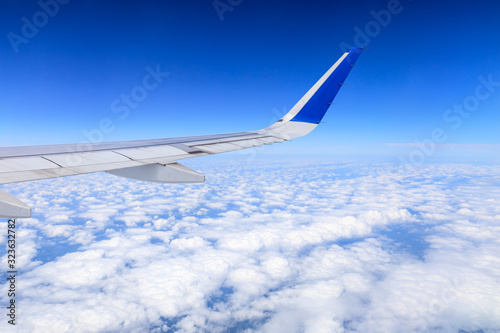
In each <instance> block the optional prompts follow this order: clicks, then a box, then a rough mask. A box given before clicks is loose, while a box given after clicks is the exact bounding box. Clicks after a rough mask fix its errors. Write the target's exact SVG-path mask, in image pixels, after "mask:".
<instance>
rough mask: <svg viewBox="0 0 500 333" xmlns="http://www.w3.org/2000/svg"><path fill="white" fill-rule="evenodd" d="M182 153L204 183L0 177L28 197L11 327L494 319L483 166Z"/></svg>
mask: <svg viewBox="0 0 500 333" xmlns="http://www.w3.org/2000/svg"><path fill="white" fill-rule="evenodd" d="M193 167H194V168H195V169H198V170H201V171H202V172H203V173H204V174H206V175H207V183H206V184H203V185H163V184H147V183H142V182H136V181H129V180H126V179H121V178H116V177H113V176H110V175H107V174H93V175H86V176H77V177H69V178H63V179H54V180H46V181H40V182H35V183H21V184H11V185H8V186H5V187H6V189H7V190H8V191H10V192H11V193H13V194H15V195H17V196H18V197H21V198H22V199H23V200H25V201H26V202H28V203H29V204H30V205H32V206H33V207H34V217H33V218H32V219H26V220H18V233H19V238H18V245H17V247H18V251H19V255H20V257H19V259H18V263H19V282H18V291H19V294H18V298H17V300H18V309H19V310H18V311H19V312H18V313H19V314H20V315H19V318H18V325H16V331H17V332H49V331H50V332H68V331H69V332H102V331H120V332H121V331H124V332H144V331H152V332H200V331H210V332H225V331H227V330H233V331H247V332H254V331H255V332H257V331H258V332H295V331H305V332H402V331H432V332H459V331H460V332H477V331H485V332H487V331H488V330H490V331H498V330H500V310H499V309H500V259H499V257H498V253H500V241H499V239H500V227H499V226H498V225H499V224H498V222H499V221H500V205H498V202H500V186H499V185H500V172H499V171H500V168H499V167H497V166H493V165H470V164H457V163H454V164H433V165H428V166H425V167H422V169H420V170H412V171H411V172H409V173H407V174H404V173H398V172H397V168H396V167H395V166H393V165H391V164H389V163H382V162H380V163H378V162H377V163H375V162H371V163H367V162H357V161H333V162H332V161H327V160H318V161H294V162H290V161H272V160H268V161H259V160H256V161H254V162H252V163H241V164H234V163H233V164H227V163H221V162H216V161H215V162H212V164H211V165H202V164H200V165H199V166H196V165H193ZM33 184H35V185H33ZM5 243H6V240H5V238H4V239H2V244H3V245H4V246H5ZM6 260H7V257H6V256H5V255H4V256H3V257H2V265H4V267H6ZM6 291H7V285H6V284H5V283H4V284H2V287H1V290H0V293H1V294H0V299H1V301H2V304H6V302H7V301H8V299H7V296H6V295H7V292H6ZM21 314H22V316H21ZM9 329H10V327H9V325H8V324H7V323H6V321H5V320H3V321H0V330H1V331H8V330H9Z"/></svg>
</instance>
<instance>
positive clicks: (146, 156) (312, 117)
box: [0, 48, 362, 218]
mask: <svg viewBox="0 0 500 333" xmlns="http://www.w3.org/2000/svg"><path fill="white" fill-rule="evenodd" d="M361 52H362V48H352V49H351V50H349V51H348V52H346V53H344V54H343V55H342V57H340V59H339V60H338V61H337V62H336V63H335V64H334V65H333V66H332V67H331V68H330V69H329V70H328V71H327V72H326V73H325V74H324V75H323V76H322V77H321V79H320V80H319V81H318V82H316V84H315V85H314V86H313V87H312V88H311V89H310V90H309V91H308V92H307V93H306V94H305V95H304V96H303V97H302V98H301V99H300V100H299V102H298V103H297V104H296V105H295V106H294V107H293V108H292V109H291V110H290V111H289V112H288V113H287V114H286V115H285V116H284V117H283V118H282V119H280V120H279V121H277V122H276V123H274V124H273V125H271V126H269V127H266V128H264V129H261V130H257V131H251V132H238V133H228V134H217V135H206V136H194V137H183V138H171V139H157V140H136V141H123V142H105V143H92V144H90V143H89V144H87V145H82V144H70V145H48V146H32V147H9V148H0V184H8V183H16V182H25V181H32V180H39V179H47V178H54V177H63V176H71V175H78V174H84V173H92V172H100V171H106V172H109V173H110V174H114V175H117V176H121V177H126V178H132V179H138V180H144V181H152V182H163V183H196V182H203V181H204V180H205V177H204V176H203V175H201V174H199V173H198V172H196V171H194V170H191V169H189V168H187V167H185V166H183V165H181V164H179V163H177V161H179V160H182V159H186V158H192V157H199V156H205V155H212V154H218V153H224V152H229V151H234V150H239V149H245V148H252V147H257V146H261V145H267V144H272V143H276V142H283V141H287V140H291V139H294V138H298V137H301V136H304V135H306V134H308V133H310V132H311V131H312V130H313V129H314V128H316V126H318V124H319V123H320V122H321V119H323V117H324V115H325V113H326V111H327V110H328V108H329V107H330V105H331V103H332V101H333V99H334V98H335V96H336V95H337V93H338V91H339V90H340V88H341V86H342V85H343V84H344V81H345V79H346V78H347V75H348V74H349V72H350V71H351V68H352V67H353V66H354V63H355V62H356V60H357V59H358V57H359V55H360V54H361ZM20 217H31V209H30V208H29V207H28V206H27V205H25V204H24V203H22V202H21V201H19V200H18V199H16V198H15V197H13V196H11V195H10V194H8V193H7V192H4V191H2V190H0V218H20Z"/></svg>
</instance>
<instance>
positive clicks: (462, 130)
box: [0, 0, 500, 155]
mask: <svg viewBox="0 0 500 333" xmlns="http://www.w3.org/2000/svg"><path fill="white" fill-rule="evenodd" d="M50 2H51V1H44V2H43V3H50ZM222 2H225V1H222ZM225 3H227V2H225ZM232 3H233V4H236V5H235V6H233V7H232V11H226V12H224V13H223V14H222V18H223V20H221V16H219V15H218V12H217V10H216V9H215V8H214V5H213V2H212V1H189V2H181V1H163V2H155V1H124V2H123V1H122V2H117V1H78V2H77V1H69V2H68V3H67V4H61V5H59V8H58V12H57V13H56V14H55V15H54V17H48V16H46V17H48V19H47V22H46V24H43V23H44V22H42V24H40V27H39V28H38V31H37V33H36V34H35V35H34V36H32V37H29V38H27V39H26V40H27V43H21V44H17V45H16V46H13V43H12V36H13V35H12V34H16V35H17V36H22V28H23V25H24V24H25V23H24V21H23V17H26V18H27V20H28V21H29V22H31V23H33V20H34V16H35V19H36V18H38V19H40V17H42V18H43V15H42V16H40V15H39V14H38V16H37V13H39V12H40V11H41V10H42V8H41V6H40V5H39V4H37V2H35V1H11V0H9V1H3V2H2V5H1V9H2V10H1V12H0V13H1V14H0V15H1V20H0V31H1V32H2V34H3V36H4V37H3V38H2V39H1V42H0V52H1V54H2V62H1V64H0V73H1V75H2V80H1V82H0V89H1V91H2V93H3V94H2V100H1V102H0V112H1V114H2V125H3V126H2V130H1V131H0V140H1V142H2V144H1V146H14V145H32V144H51V143H75V142H80V141H85V140H87V138H86V136H85V133H94V134H95V133H96V132H95V130H99V124H100V121H101V120H102V119H105V118H108V119H110V120H111V121H112V125H113V129H112V130H110V131H106V133H104V135H103V136H102V140H104V141H116V140H128V139H143V138H144V139H145V138H159V137H175V136H186V135H199V134H215V133H224V132H231V131H240V130H253V129H259V128H262V127H265V126H267V125H268V124H269V123H270V122H272V121H274V120H276V119H277V117H278V115H279V114H283V113H285V112H286V111H288V109H289V108H291V107H292V106H293V105H294V104H295V102H297V101H298V100H299V99H300V97H301V96H302V95H303V94H304V93H305V92H306V91H307V90H308V89H309V88H310V87H311V86H312V85H313V84H314V83H315V82H316V80H317V79H318V78H319V77H320V76H321V75H322V74H323V73H324V72H325V71H326V70H327V69H328V68H329V67H330V66H331V65H332V64H333V63H334V62H335V61H336V59H337V58H338V57H340V56H341V54H342V50H341V47H340V45H341V44H342V43H348V44H351V45H354V44H355V39H356V35H357V31H361V32H363V33H365V34H367V36H368V39H366V38H365V39H366V43H365V42H363V44H366V46H367V47H368V49H367V50H365V52H364V53H363V54H362V56H361V57H360V59H359V61H358V66H357V67H356V68H354V70H353V71H352V72H351V74H350V76H349V78H348V84H349V85H346V86H345V87H343V88H342V89H341V91H340V93H339V95H338V96H337V99H336V101H335V102H336V104H335V105H334V106H333V107H332V108H331V109H330V111H329V113H327V115H326V117H325V118H324V122H325V123H324V124H322V126H320V127H319V128H318V129H317V130H316V131H315V132H314V133H313V134H312V135H309V136H307V137H305V138H302V139H299V140H297V141H296V142H290V143H287V144H283V145H277V146H276V147H273V148H270V149H269V150H266V151H268V152H271V153H292V152H293V153H311V152H312V153H320V152H322V153H324V152H326V153H330V154H345V153H359V154H366V153H393V154H394V153H400V152H401V151H405V150H408V149H409V150H411V149H414V148H412V147H411V146H406V145H402V146H401V145H399V146H388V145H387V144H388V143H398V144H413V143H414V142H415V140H420V141H421V140H425V139H428V138H430V137H431V134H430V133H431V132H432V130H433V129H435V128H441V129H443V130H444V132H445V133H446V135H447V140H446V142H445V143H447V144H460V145H462V146H456V147H455V148H457V147H458V150H459V151H461V152H462V153H464V154H465V155H467V154H469V153H471V151H472V150H477V149H479V151H483V152H488V153H491V152H495V151H498V149H497V146H495V145H497V144H500V134H499V132H498V130H497V128H498V126H499V125H500V113H499V110H500V87H496V86H495V87H493V88H492V91H488V90H484V89H485V87H483V88H482V89H483V90H482V91H483V92H490V93H489V94H488V97H487V98H484V99H482V100H481V101H480V103H479V104H478V105H476V106H474V111H473V112H472V113H471V115H470V116H469V117H468V118H463V119H462V122H461V123H460V124H459V126H457V128H453V127H452V125H454V124H455V125H456V124H457V123H455V121H453V122H452V121H449V122H446V121H444V120H443V115H444V114H445V113H446V111H447V110H448V109H450V108H452V107H453V105H454V104H461V103H464V101H466V100H467V98H468V97H470V96H474V94H475V91H476V88H477V87H478V85H480V84H481V81H480V79H479V78H480V77H483V78H485V79H488V78H491V80H492V81H494V82H499V81H500V46H499V45H498V43H497V41H498V36H497V33H498V31H499V28H500V24H499V23H498V16H497V14H498V12H499V10H500V4H499V3H498V2H496V1H476V2H456V1H439V2H432V1H407V0H402V1H401V2H399V3H397V2H394V1H392V2H387V1H335V2H330V1H248V0H243V1H241V2H240V3H239V2H237V1H234V2H232ZM52 8H53V7H52ZM389 9H392V10H393V13H392V14H391V17H390V19H389V20H387V24H384V25H386V26H385V27H383V26H382V25H381V24H380V23H376V22H377V21H376V20H375V18H374V16H373V14H372V13H373V12H375V13H381V11H387V10H389ZM377 27H378V28H377ZM357 29H358V30H357ZM369 29H375V30H369ZM9 34H10V35H9ZM9 36H10V37H9ZM370 36H371V37H370ZM358 41H359V40H358ZM14 44H15V43H14ZM16 48H17V52H16ZM157 66H159V67H158V68H160V69H161V71H163V72H168V73H169V75H168V76H167V77H165V78H163V80H162V82H161V83H160V84H159V85H158V87H156V88H155V89H153V90H151V91H148V93H147V96H146V97H145V98H144V100H142V101H140V103H138V105H137V106H136V107H135V108H133V109H131V110H130V113H129V114H128V116H127V117H125V119H120V118H119V115H120V113H114V112H113V111H112V106H111V105H112V103H113V102H114V101H115V100H117V99H119V98H120V97H121V96H122V94H130V93H131V91H132V89H134V87H137V86H138V85H141V84H142V82H143V78H144V77H145V75H147V74H148V72H147V69H146V68H148V67H149V68H157ZM490 88H491V87H490ZM486 89H487V88H486ZM469 101H471V100H470V99H469ZM455 116H456V115H455ZM101 132H102V131H101ZM99 138H101V137H99ZM463 144H467V146H463ZM471 145H472V146H471ZM482 145H489V146H482ZM491 145H493V146H491ZM311 147H312V148H311ZM471 147H472V148H471ZM485 147H486V148H485ZM447 148H450V147H449V146H448V147H447ZM452 148H453V147H452ZM462 148H463V149H462ZM483 148H485V149H486V150H484V149H483Z"/></svg>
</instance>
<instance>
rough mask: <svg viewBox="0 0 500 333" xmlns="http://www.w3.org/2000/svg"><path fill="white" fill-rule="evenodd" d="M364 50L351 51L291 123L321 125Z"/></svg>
mask: <svg viewBox="0 0 500 333" xmlns="http://www.w3.org/2000/svg"><path fill="white" fill-rule="evenodd" d="M362 50H363V48H361V47H354V48H352V49H350V50H349V51H348V55H347V56H346V57H345V58H344V60H342V62H341V63H340V64H339V65H338V66H337V68H335V70H334V71H333V72H332V73H331V74H330V76H329V77H328V78H327V79H326V80H325V82H324V83H323V84H322V85H321V87H319V89H318V90H317V91H316V92H315V93H314V95H313V96H312V97H311V98H310V99H309V101H307V103H306V104H305V105H304V106H303V107H302V109H301V110H300V111H299V113H297V115H295V117H293V118H292V119H291V121H298V122H304V123H312V124H319V123H320V121H321V119H323V116H324V115H325V113H326V111H327V110H328V108H329V107H330V105H331V103H332V101H333V99H334V98H335V96H337V93H338V92H339V90H340V87H341V86H342V84H343V83H344V81H345V79H346V77H347V75H348V74H349V72H350V71H351V68H352V67H353V66H354V63H355V62H356V60H358V57H359V55H360V54H361V51H362Z"/></svg>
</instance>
